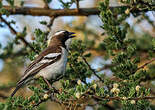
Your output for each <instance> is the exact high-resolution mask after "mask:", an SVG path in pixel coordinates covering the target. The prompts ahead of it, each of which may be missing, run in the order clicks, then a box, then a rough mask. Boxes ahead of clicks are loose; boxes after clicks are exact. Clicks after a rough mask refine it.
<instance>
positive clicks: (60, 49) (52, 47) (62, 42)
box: [11, 31, 75, 97]
mask: <svg viewBox="0 0 155 110" xmlns="http://www.w3.org/2000/svg"><path fill="white" fill-rule="evenodd" d="M74 34H75V33H73V32H68V31H58V32H56V33H55V34H54V35H53V36H52V37H51V38H50V40H49V45H48V47H47V48H46V49H45V50H44V51H43V52H41V53H40V55H38V57H37V58H36V59H35V60H34V61H33V62H32V63H31V64H30V65H29V66H28V67H27V69H26V71H25V72H24V74H23V76H22V77H21V79H20V80H19V82H18V83H17V86H16V88H15V90H14V91H13V93H12V94H11V97H13V96H14V94H15V93H16V92H17V90H18V89H19V88H21V87H22V86H23V85H25V84H26V83H28V82H30V81H31V80H33V79H34V78H38V77H40V76H42V77H43V78H44V80H45V81H46V82H47V81H48V80H51V79H56V78H57V76H59V75H61V74H64V73H65V69H66V63H67V56H68V48H69V45H70V41H71V38H73V37H75V36H74Z"/></svg>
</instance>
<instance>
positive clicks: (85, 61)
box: [82, 56, 104, 82]
mask: <svg viewBox="0 0 155 110" xmlns="http://www.w3.org/2000/svg"><path fill="white" fill-rule="evenodd" d="M82 59H83V60H84V62H85V63H86V64H87V66H88V68H89V69H90V70H91V71H92V72H93V74H94V75H95V76H96V77H97V78H98V79H99V80H100V81H102V82H104V80H102V78H101V77H100V76H99V75H98V74H96V72H95V70H94V69H92V68H91V66H90V65H89V63H88V62H87V60H86V58H84V57H83V56H82Z"/></svg>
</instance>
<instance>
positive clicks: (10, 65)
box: [0, 0, 155, 110]
mask: <svg viewBox="0 0 155 110" xmlns="http://www.w3.org/2000/svg"><path fill="white" fill-rule="evenodd" d="M21 1H24V6H26V7H41V8H43V7H44V6H45V4H44V1H43V0H15V6H20V4H21ZM63 1H64V2H67V1H69V0H63ZM100 1H104V0H82V1H80V8H91V7H98V3H99V2H100ZM119 1H120V0H110V4H111V6H120V5H122V4H121V3H120V2H119ZM2 2H3V4H4V5H8V3H7V2H6V1H5V0H2ZM49 7H50V8H52V9H62V8H63V7H62V4H61V3H60V2H59V1H58V0H52V2H51V3H50V4H49ZM71 8H76V4H72V6H71ZM146 15H147V16H148V19H149V20H146V19H144V20H141V21H140V22H137V21H139V18H138V17H134V15H132V14H130V16H129V17H128V18H127V19H126V22H128V23H129V25H130V27H131V30H129V33H128V35H129V36H131V37H135V38H139V37H142V36H144V35H147V36H153V37H155V27H154V25H155V12H154V11H149V12H147V13H146ZM3 18H5V19H6V20H7V21H8V22H11V21H15V24H13V23H12V24H11V26H12V27H13V28H14V29H15V30H16V31H17V32H22V31H23V28H24V27H26V29H27V30H26V32H27V35H26V40H27V41H28V42H32V41H33V39H34V36H35V35H34V31H35V29H36V28H39V29H41V30H42V31H47V30H49V28H48V27H47V26H46V25H43V24H40V22H41V21H46V22H47V23H49V22H50V18H49V17H45V16H42V17H38V16H23V15H11V16H9V17H7V16H5V15H4V16H3ZM149 21H151V23H150V22H149ZM152 24H153V25H152ZM102 25H103V23H102V21H101V19H100V18H99V16H97V15H92V16H88V17H84V16H82V17H75V16H67V17H58V18H56V19H55V20H54V23H53V26H52V27H51V31H50V35H52V34H54V33H55V32H56V31H58V30H69V31H73V32H75V33H76V35H77V38H76V39H82V40H83V41H84V42H87V43H88V45H90V49H88V51H89V52H91V53H92V56H91V58H90V59H89V63H90V64H91V66H92V68H94V69H100V68H102V67H103V66H104V65H106V64H110V63H111V60H110V59H106V58H105V56H104V54H105V53H104V51H102V50H101V51H100V49H98V51H96V50H95V49H94V48H96V46H97V44H99V43H100V42H101V41H102V40H103V39H104V37H103V36H101V34H102V33H103V32H104V30H103V29H102V28H100V26H102ZM14 38H15V35H13V34H12V33H11V32H10V29H9V28H8V27H7V26H6V24H4V23H2V22H1V23H0V44H1V50H0V54H2V53H5V50H6V47H7V48H9V47H8V45H10V43H11V42H12V41H13V40H14ZM94 44H95V45H94ZM148 44H149V39H145V38H144V40H143V44H142V42H140V43H139V46H140V47H142V48H144V49H145V48H147V46H148ZM91 45H93V47H91ZM10 46H13V52H14V53H15V54H13V55H10V56H9V55H8V56H0V95H1V94H3V95H4V96H9V95H10V93H11V91H12V88H13V87H14V86H15V84H16V82H17V81H18V79H19V77H20V76H21V75H22V74H23V71H24V70H25V69H26V66H27V65H28V64H29V63H30V60H29V59H28V58H27V57H26V55H25V53H22V56H21V54H18V53H19V51H22V49H24V45H23V43H22V42H19V44H18V45H10ZM10 48H11V47H10ZM143 55H144V56H145V53H144V54H143ZM143 62H145V57H144V61H143ZM100 74H106V76H107V77H112V72H111V71H110V70H109V69H106V70H104V71H100ZM95 79H96V77H95V76H92V77H91V78H87V82H91V81H93V80H95ZM149 86H150V87H152V88H154V87H155V82H154V80H152V81H151V83H149ZM25 90H26V91H29V90H28V89H21V90H20V91H19V92H18V95H21V94H23V93H24V91H25ZM152 92H154V93H155V91H152ZM4 100H5V98H4V97H0V101H2V102H3V101H4ZM152 103H154V101H153V102H152ZM51 106H52V109H51ZM41 107H42V108H43V109H44V110H45V108H46V110H63V109H64V108H63V107H61V106H60V105H59V104H56V103H53V102H51V101H48V102H47V103H45V104H42V105H41ZM82 109H83V108H82ZM85 110H94V108H93V107H91V106H87V107H86V108H85Z"/></svg>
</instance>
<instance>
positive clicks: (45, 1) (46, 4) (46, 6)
mask: <svg viewBox="0 0 155 110" xmlns="http://www.w3.org/2000/svg"><path fill="white" fill-rule="evenodd" d="M43 2H44V3H45V8H46V9H49V6H48V2H47V0H43Z"/></svg>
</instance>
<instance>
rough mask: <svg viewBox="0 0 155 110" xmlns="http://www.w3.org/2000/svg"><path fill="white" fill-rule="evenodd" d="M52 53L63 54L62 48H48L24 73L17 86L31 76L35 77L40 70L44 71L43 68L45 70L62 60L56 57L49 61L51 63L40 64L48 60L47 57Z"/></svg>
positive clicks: (59, 56)
mask: <svg viewBox="0 0 155 110" xmlns="http://www.w3.org/2000/svg"><path fill="white" fill-rule="evenodd" d="M52 53H61V48H60V47H57V48H56V47H54V46H53V47H48V48H46V49H45V50H44V51H43V52H42V53H41V54H40V55H39V56H38V57H37V58H36V59H35V60H34V61H33V62H32V63H31V64H30V65H29V66H28V67H27V69H26V71H25V72H24V74H23V76H22V77H21V79H20V81H19V82H18V83H17V84H20V83H21V82H23V81H24V80H26V79H27V78H28V77H29V76H33V75H35V74H37V73H38V72H39V71H40V70H42V69H43V68H45V67H46V66H48V65H51V64H52V63H54V62H55V61H57V60H59V59H60V58H61V55H58V56H56V57H52V58H51V60H49V62H45V63H40V62H41V61H42V60H43V59H44V58H46V57H45V56H46V55H48V54H52ZM46 59H47V58H46Z"/></svg>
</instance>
